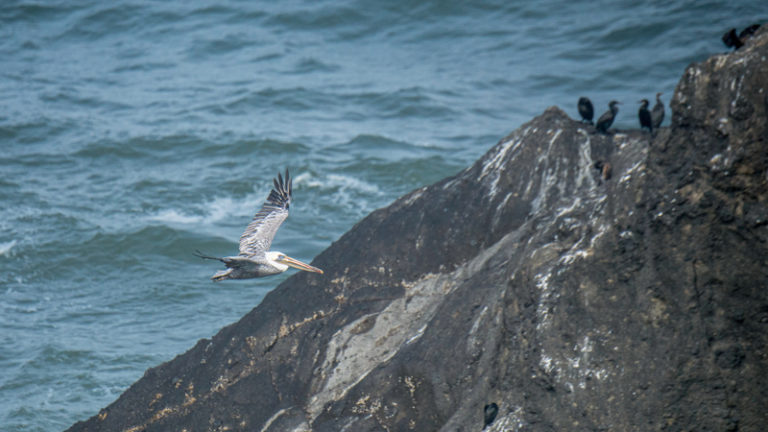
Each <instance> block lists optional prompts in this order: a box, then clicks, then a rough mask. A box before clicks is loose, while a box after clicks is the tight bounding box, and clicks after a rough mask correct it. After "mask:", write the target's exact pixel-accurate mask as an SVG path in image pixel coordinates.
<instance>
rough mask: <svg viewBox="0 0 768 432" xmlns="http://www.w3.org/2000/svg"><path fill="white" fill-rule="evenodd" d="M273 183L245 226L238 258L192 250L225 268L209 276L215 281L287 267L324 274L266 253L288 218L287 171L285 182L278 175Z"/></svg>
mask: <svg viewBox="0 0 768 432" xmlns="http://www.w3.org/2000/svg"><path fill="white" fill-rule="evenodd" d="M273 183H274V185H275V187H274V188H273V189H272V191H271V192H269V196H268V197H267V201H266V202H265V203H264V205H262V206H261V210H259V212H258V213H256V216H254V217H253V220H252V221H251V223H250V224H248V227H247V228H246V229H245V232H244V233H243V235H241V236H240V254H239V255H237V256H228V257H223V258H219V257H213V256H208V255H203V254H202V253H201V252H200V251H195V252H196V254H195V255H197V256H199V257H200V258H205V259H212V260H218V261H221V262H223V263H224V265H226V266H227V269H226V270H219V271H218V272H216V274H215V275H213V277H211V279H213V280H214V281H223V280H227V279H250V278H257V277H262V276H269V275H274V274H279V273H282V272H284V271H286V270H288V267H293V268H297V269H299V270H304V271H308V272H314V273H320V274H322V273H323V271H322V270H320V269H319V268H317V267H312V266H311V265H309V264H305V263H303V262H301V261H299V260H297V259H294V258H291V257H289V256H287V255H285V254H284V253H282V252H277V251H270V250H269V246H270V245H271V244H272V238H274V237H275V233H277V229H278V228H280V224H282V223H283V221H284V220H285V218H287V217H288V208H289V207H290V205H291V195H292V190H291V184H292V183H293V182H292V179H291V176H290V174H288V170H287V169H286V170H285V181H283V176H281V175H280V173H278V174H277V178H275V179H274V180H273Z"/></svg>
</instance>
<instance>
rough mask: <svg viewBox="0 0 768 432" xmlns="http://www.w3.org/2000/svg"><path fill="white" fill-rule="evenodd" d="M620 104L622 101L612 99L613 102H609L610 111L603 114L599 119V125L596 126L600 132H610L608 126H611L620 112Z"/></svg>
mask: <svg viewBox="0 0 768 432" xmlns="http://www.w3.org/2000/svg"><path fill="white" fill-rule="evenodd" d="M619 104H620V103H619V102H616V101H615V100H614V101H611V103H609V104H608V111H606V112H604V113H603V115H601V116H600V118H599V119H597V125H596V126H595V127H596V128H597V130H598V131H599V132H602V133H608V128H610V127H611V125H612V124H613V119H614V118H616V113H618V112H619V107H617V106H616V105H619Z"/></svg>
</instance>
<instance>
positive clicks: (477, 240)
mask: <svg viewBox="0 0 768 432" xmlns="http://www.w3.org/2000/svg"><path fill="white" fill-rule="evenodd" d="M767 56H768V32H765V31H762V32H760V33H758V34H757V35H756V36H755V37H753V38H752V39H750V41H749V43H748V44H747V45H746V46H745V47H743V48H742V49H740V50H738V51H736V52H734V53H732V54H728V55H717V56H714V57H712V58H710V59H709V60H707V61H706V62H703V63H700V64H694V65H692V66H690V67H689V68H688V70H687V71H686V72H685V74H684V76H683V78H682V80H681V82H680V83H679V85H678V88H677V90H676V93H675V96H674V99H673V101H672V103H671V106H672V110H673V115H672V125H671V127H670V128H663V129H661V130H660V131H659V133H658V135H657V136H656V137H655V138H654V139H652V140H651V137H650V135H649V134H647V133H644V132H640V131H630V132H619V133H616V134H614V135H613V136H604V135H598V134H593V133H592V131H593V129H592V128H591V127H590V126H585V125H583V124H581V123H579V122H578V121H575V120H572V119H570V118H568V116H567V115H566V114H565V113H563V112H562V111H561V110H559V109H557V108H550V109H548V110H547V111H546V112H544V113H543V114H542V115H541V116H539V117H537V118H535V119H534V120H532V121H531V122H529V123H528V124H525V125H523V126H522V127H521V128H519V129H518V130H517V131H515V132H513V133H512V134H510V135H509V136H507V137H506V138H504V139H502V140H501V142H499V144H497V145H496V146H495V147H493V148H492V149H491V150H490V151H489V152H488V153H487V154H486V155H485V156H483V158H481V159H480V160H479V161H478V162H477V163H475V164H474V165H473V166H471V167H469V168H467V169H466V170H464V171H463V172H461V173H459V174H458V175H456V176H454V177H452V178H449V179H445V180H443V181H441V182H439V183H437V184H435V185H432V186H429V187H424V188H421V189H418V190H416V191H414V192H412V193H410V194H408V195H406V196H404V197H402V198H400V199H398V200H397V201H396V202H395V203H393V204H392V205H391V206H389V207H387V208H385V209H381V210H378V211H375V212H373V213H372V214H371V215H370V216H368V217H367V218H365V219H364V220H363V221H361V222H360V223H359V224H358V225H357V226H355V227H354V228H353V229H352V230H350V231H349V232H348V233H347V234H345V235H344V236H343V237H342V238H341V239H339V240H338V241H337V242H336V243H334V244H333V245H332V246H331V247H329V248H328V249H327V250H326V251H325V252H323V253H322V254H321V255H319V256H318V257H317V258H316V260H315V261H314V264H315V265H317V266H319V267H321V268H323V269H324V270H326V274H325V275H323V276H320V275H312V274H307V273H301V274H297V275H295V276H293V277H291V278H290V279H288V280H286V281H285V282H284V283H283V284H281V285H280V286H279V287H277V288H276V289H275V290H274V291H273V292H271V293H270V294H269V295H268V296H267V297H266V298H265V299H264V301H263V302H262V304H261V305H259V306H258V307H257V308H255V309H254V310H253V311H251V312H250V313H249V314H248V315H246V316H245V317H243V318H242V319H241V320H240V321H239V322H237V323H235V324H233V325H230V326H228V327H226V328H224V329H222V330H221V331H220V332H219V333H218V334H217V335H216V336H214V337H213V338H212V339H211V340H201V341H200V342H199V343H198V344H197V345H196V346H195V347H194V348H192V349H191V350H190V351H188V352H187V353H185V354H183V355H180V356H178V357H177V358H176V359H174V360H172V361H170V362H168V363H165V364H162V365H160V366H158V367H156V368H153V369H150V370H148V371H147V372H146V374H145V376H144V377H143V378H142V379H140V380H139V381H138V382H136V383H135V384H134V385H133V386H131V388H130V389H128V390H127V391H126V392H125V393H124V394H123V395H122V396H121V397H120V398H119V399H118V400H117V401H115V402H114V403H113V404H112V405H110V406H108V407H107V408H105V409H103V410H102V411H101V412H100V413H99V414H98V415H96V416H94V417H93V418H91V419H89V420H88V421H86V422H81V423H78V424H76V425H74V426H73V427H72V428H71V429H70V430H71V431H97V430H110V431H117V430H125V431H164V430H187V431H200V430H248V431H304V430H312V431H379V430H388V431H406V430H416V431H430V430H445V431H480V430H481V429H482V428H483V407H484V406H485V405H486V404H489V403H491V402H493V403H496V404H497V405H498V407H499V411H498V415H497V416H496V418H495V420H494V421H493V422H492V423H491V424H490V425H489V426H488V427H487V428H486V430H487V431H508V430H531V431H556V430H558V431H559V430H589V431H594V430H665V431H667V430H668V431H678V430H680V431H682V430H718V431H723V430H731V431H735V430H739V431H760V430H763V429H764V427H765V420H766V407H767V406H768V346H767V345H766V344H767V343H768V245H767V244H766V240H768V147H767V146H766V139H767V138H768V127H767V124H768V114H767V111H768V106H767V105H768V99H767V98H768V61H766V57H767ZM596 161H602V162H609V163H610V164H611V166H612V177H611V178H610V179H607V180H604V179H603V178H601V173H600V172H599V171H598V170H596V169H595V168H594V163H595V162H596Z"/></svg>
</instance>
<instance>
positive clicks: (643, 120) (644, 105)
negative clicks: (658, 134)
mask: <svg viewBox="0 0 768 432" xmlns="http://www.w3.org/2000/svg"><path fill="white" fill-rule="evenodd" d="M637 118H638V119H639V120H640V129H642V128H648V132H650V133H653V123H652V122H651V112H650V111H648V99H643V100H641V101H640V109H639V110H637Z"/></svg>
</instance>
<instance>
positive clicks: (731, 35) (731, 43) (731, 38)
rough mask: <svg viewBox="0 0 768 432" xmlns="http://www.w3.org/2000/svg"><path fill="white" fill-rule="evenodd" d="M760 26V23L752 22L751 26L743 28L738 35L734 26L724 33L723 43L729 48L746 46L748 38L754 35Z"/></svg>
mask: <svg viewBox="0 0 768 432" xmlns="http://www.w3.org/2000/svg"><path fill="white" fill-rule="evenodd" d="M759 28H760V24H752V25H751V26H749V27H746V28H745V29H744V30H742V31H741V33H739V34H738V35H737V34H736V29H735V28H732V29H730V30H728V31H727V32H725V34H723V37H722V39H723V43H724V44H725V46H727V47H728V48H733V49H739V48H741V47H743V46H744V43H745V42H746V41H747V39H749V38H750V37H752V35H753V34H755V32H756V31H757V29H759Z"/></svg>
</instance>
